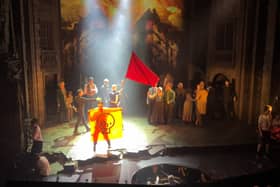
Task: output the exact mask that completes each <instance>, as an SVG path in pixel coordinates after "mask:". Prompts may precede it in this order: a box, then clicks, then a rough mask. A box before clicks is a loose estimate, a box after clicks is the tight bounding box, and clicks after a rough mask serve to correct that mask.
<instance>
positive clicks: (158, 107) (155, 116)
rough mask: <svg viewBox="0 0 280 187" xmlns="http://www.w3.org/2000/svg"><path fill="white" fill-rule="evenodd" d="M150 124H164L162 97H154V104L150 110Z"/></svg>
mask: <svg viewBox="0 0 280 187" xmlns="http://www.w3.org/2000/svg"><path fill="white" fill-rule="evenodd" d="M151 123H157V124H163V123H164V102H163V95H157V96H156V97H155V103H154V107H153V110H152V117H151Z"/></svg>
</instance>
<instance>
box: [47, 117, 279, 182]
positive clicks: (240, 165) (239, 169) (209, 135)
mask: <svg viewBox="0 0 280 187" xmlns="http://www.w3.org/2000/svg"><path fill="white" fill-rule="evenodd" d="M74 124H75V121H73V122H71V123H64V124H54V125H52V126H51V127H46V128H43V129H42V132H43V138H44V146H43V152H44V153H49V154H52V153H63V154H64V155H66V157H67V158H70V159H72V160H73V161H74V162H76V163H78V164H77V165H78V168H77V170H76V171H75V172H74V173H71V174H70V175H69V174H67V173H66V174H63V172H62V173H60V172H61V171H63V169H64V166H63V165H62V164H61V163H60V162H58V161H56V162H53V163H51V175H50V176H49V177H46V178H44V179H43V181H52V182H54V181H58V175H59V182H75V183H85V182H89V183H96V182H97V183H113V184H115V183H121V184H123V183H126V182H128V184H130V182H131V180H132V176H133V175H134V174H135V172H136V171H138V170H139V169H141V168H144V167H147V166H149V165H155V164H160V163H171V164H174V165H182V166H186V167H187V168H194V169H199V170H200V171H202V172H204V173H206V174H207V175H208V176H211V179H213V180H221V179H225V178H231V177H238V176H243V175H253V174H256V173H260V172H264V171H270V170H272V169H275V168H277V167H278V166H279V164H280V163H279V161H278V160H279V159H278V158H279V156H280V151H278V150H273V151H272V152H273V155H272V156H273V157H272V160H263V159H261V160H259V161H258V160H256V157H255V148H256V144H257V134H256V129H255V127H254V126H249V125H247V124H243V123H241V122H239V121H212V122H207V123H205V126H204V127H195V126H194V125H193V124H184V123H182V122H180V121H177V122H174V123H172V124H166V125H150V124H148V123H147V119H146V118H145V117H141V116H128V117H127V116H124V117H123V137H122V138H120V139H117V140H112V148H111V150H110V151H111V152H110V153H112V149H113V150H116V149H123V150H126V153H129V154H127V155H126V157H124V158H122V159H121V158H115V159H110V158H109V157H108V154H107V153H108V152H107V151H108V149H107V144H106V142H105V141H100V142H98V144H97V150H96V152H95V153H94V152H93V143H92V141H91V135H90V132H86V129H85V128H84V127H83V126H80V127H79V132H80V134H78V135H75V136H74V135H73V128H74ZM149 145H163V146H165V148H169V149H166V150H168V151H167V152H165V153H164V154H163V155H160V154H159V155H153V156H151V155H148V156H147V155H146V156H145V155H144V156H143V155H142V156H141V151H140V152H139V150H144V151H143V152H145V151H146V150H147V146H149ZM242 146H244V147H245V149H243V148H242V149H239V147H242ZM154 147H155V150H156V149H157V147H159V148H160V147H161V146H154ZM234 147H238V149H235V148H234ZM225 148H226V149H225ZM149 151H150V150H149ZM115 152H118V151H115ZM149 153H150V152H149ZM276 178H277V177H276Z"/></svg>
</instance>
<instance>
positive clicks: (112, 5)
mask: <svg viewBox="0 0 280 187" xmlns="http://www.w3.org/2000/svg"><path fill="white" fill-rule="evenodd" d="M96 2H97V4H98V6H99V8H100V9H101V10H102V12H103V14H104V15H105V16H106V17H107V19H108V20H109V21H111V20H112V19H113V17H114V15H115V13H116V11H117V10H118V6H119V3H120V0H98V1H96ZM183 6H184V0H172V1H171V0H135V1H133V3H131V21H132V22H131V24H132V26H134V25H135V24H136V23H137V21H138V20H139V19H140V18H141V17H142V16H143V15H144V13H145V12H146V11H147V10H148V9H150V10H152V9H155V10H156V11H157V13H158V16H159V18H160V20H161V22H163V23H166V24H169V25H172V26H174V27H176V28H178V29H180V28H181V27H182V11H183V9H184V8H183ZM90 11H92V10H89V9H88V7H86V4H85V1H83V0H61V15H62V18H63V19H64V20H65V21H66V22H78V21H79V20H80V19H81V17H85V16H87V14H88V13H89V12H90Z"/></svg>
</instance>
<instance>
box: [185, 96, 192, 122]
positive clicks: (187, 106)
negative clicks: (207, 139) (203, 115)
mask: <svg viewBox="0 0 280 187" xmlns="http://www.w3.org/2000/svg"><path fill="white" fill-rule="evenodd" d="M192 114H193V99H192V97H191V95H187V96H186V99H185V102H184V108H183V115H182V120H183V121H191V120H192Z"/></svg>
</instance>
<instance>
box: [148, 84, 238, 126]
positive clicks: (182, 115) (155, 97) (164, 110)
mask: <svg viewBox="0 0 280 187" xmlns="http://www.w3.org/2000/svg"><path fill="white" fill-rule="evenodd" d="M217 97H218V95H217V94H216V93H215V88H213V87H212V86H211V84H210V83H209V84H207V87H206V84H205V82H204V81H200V82H199V83H198V84H197V85H196V88H195V89H194V90H192V89H185V88H184V85H183V82H178V84H177V87H176V88H175V89H174V90H173V82H172V81H168V82H166V83H164V84H163V85H160V86H158V85H157V84H156V85H154V86H152V87H150V88H149V89H148V91H147V104H148V122H149V123H150V124H170V123H171V122H172V121H173V119H175V118H177V119H180V120H182V121H184V122H185V123H192V122H194V124H195V125H196V126H202V125H203V122H204V121H205V119H206V118H207V119H214V118H215V115H216V114H215V111H216V108H217V106H218V104H219V103H218V98H217ZM221 97H222V101H223V106H224V113H225V116H226V118H227V119H233V118H234V116H235V112H234V102H235V101H236V94H235V92H234V89H233V88H232V86H231V85H230V83H229V81H228V80H226V81H225V83H224V87H223V93H222V94H221Z"/></svg>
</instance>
